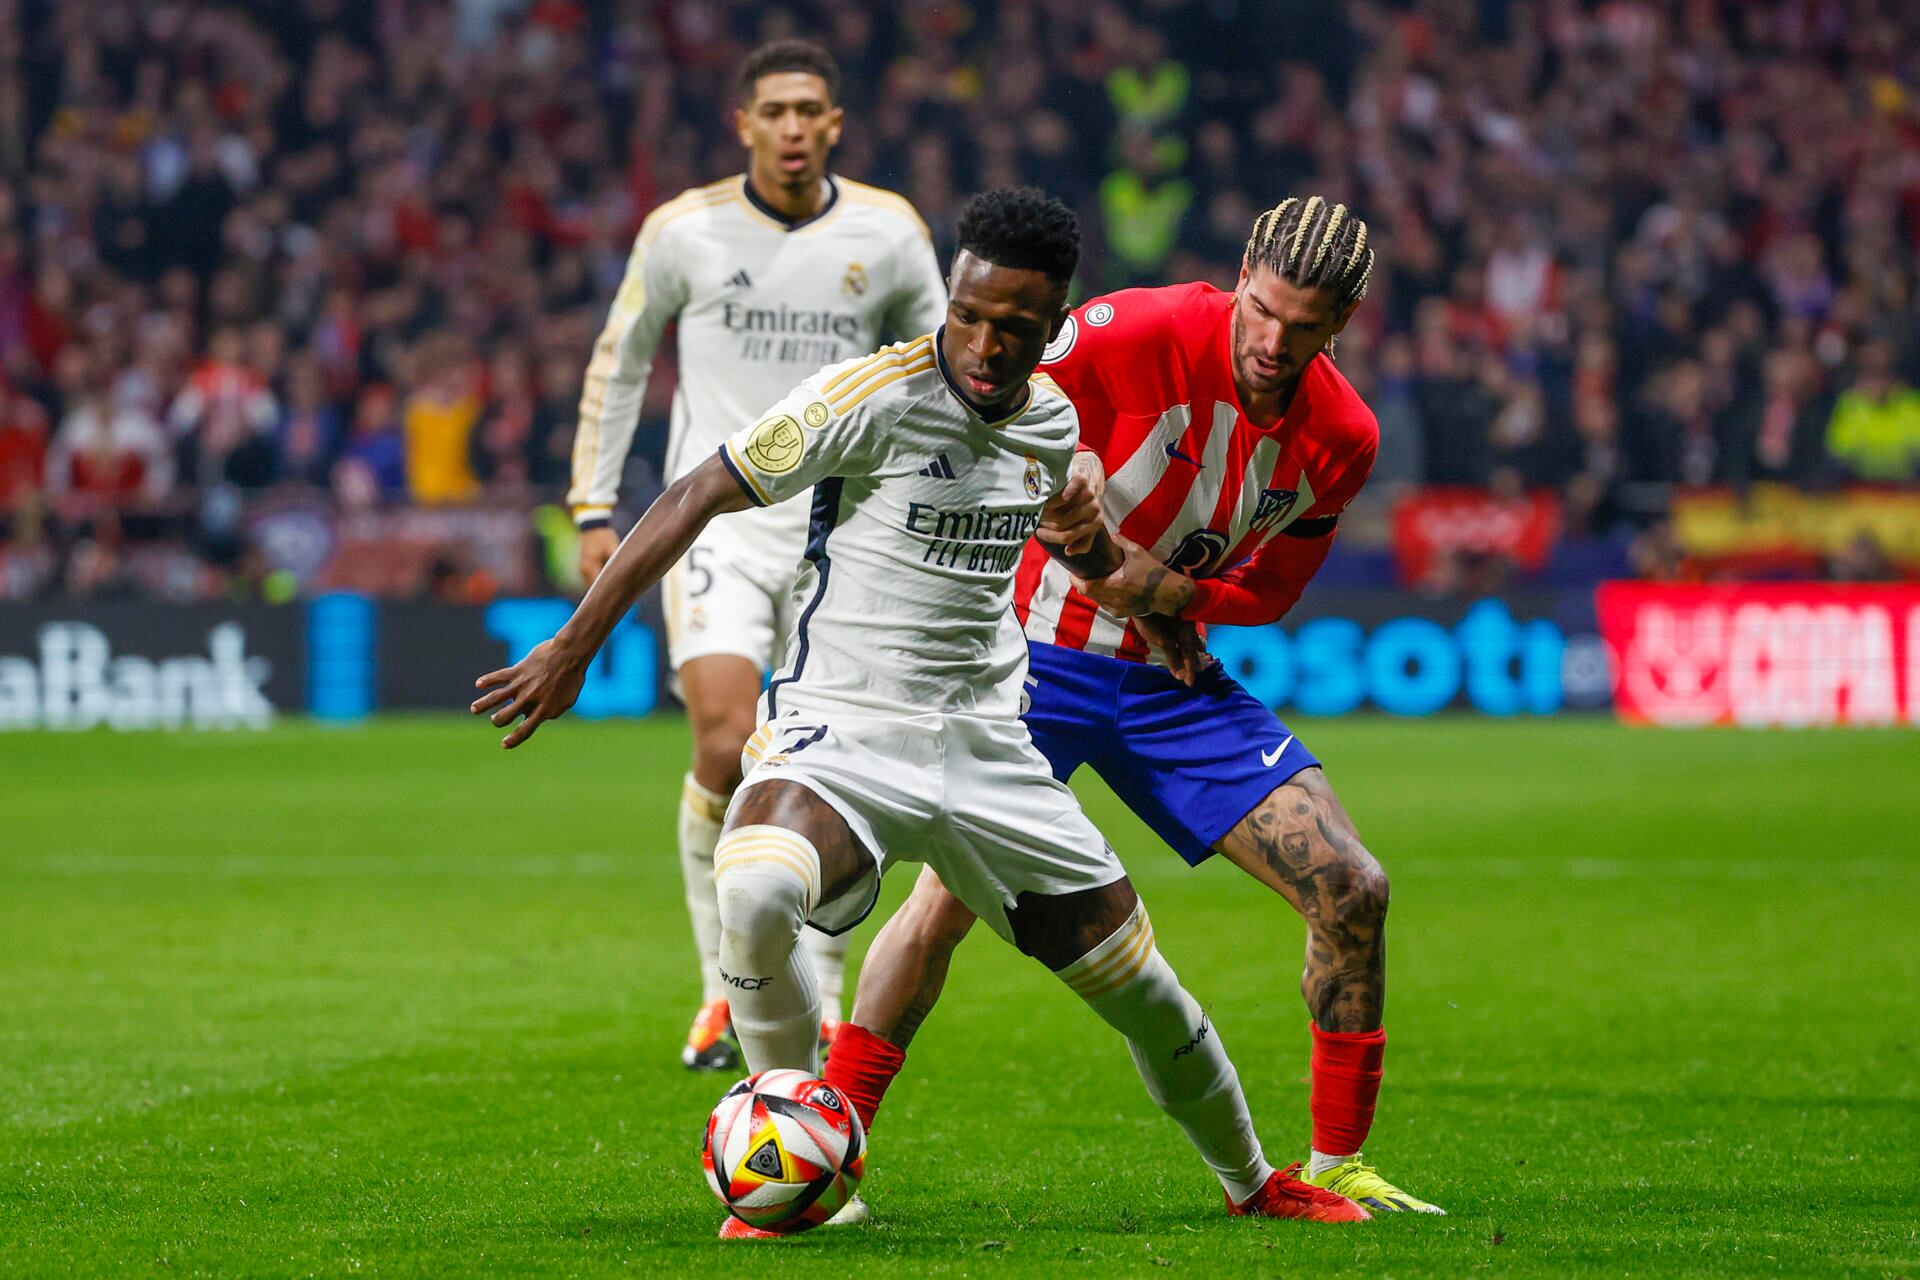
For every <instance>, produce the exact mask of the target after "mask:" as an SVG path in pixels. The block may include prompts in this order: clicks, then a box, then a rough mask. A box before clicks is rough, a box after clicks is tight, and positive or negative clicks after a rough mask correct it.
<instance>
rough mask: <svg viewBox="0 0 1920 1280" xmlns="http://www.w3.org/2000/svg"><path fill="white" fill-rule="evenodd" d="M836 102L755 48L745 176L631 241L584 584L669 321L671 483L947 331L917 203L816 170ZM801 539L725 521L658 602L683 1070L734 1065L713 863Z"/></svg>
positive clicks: (825, 976) (781, 634)
mask: <svg viewBox="0 0 1920 1280" xmlns="http://www.w3.org/2000/svg"><path fill="white" fill-rule="evenodd" d="M838 87H839V72H838V70H837V69H836V67H835V66H834V63H833V59H832V58H831V57H830V56H829V55H828V54H827V52H826V51H825V50H824V49H821V48H820V47H819V46H817V45H814V44H810V43H807V42H805V41H799V40H782V41H776V42H774V43H772V44H768V45H764V46H762V47H761V48H759V49H758V50H756V51H755V52H754V53H753V54H751V55H750V56H749V57H748V58H747V59H746V61H745V62H744V63H743V64H742V66H741V71H740V95H741V106H740V107H739V109H738V110H737V111H736V112H735V113H734V123H735V127H736V128H737V129H738V131H739V135H740V142H741V144H742V145H743V146H745V147H746V148H747V150H748V153H749V161H748V167H747V172H746V173H745V174H736V175H735V176H733V177H731V178H727V179H724V180H722V181H720V182H716V183H714V184H712V185H711V186H706V187H697V188H695V189H693V190H691V191H687V192H683V193H682V194H681V195H679V196H678V197H676V198H675V199H673V200H670V201H668V202H667V203H666V204H663V205H661V206H660V207H659V208H657V209H655V210H654V211H653V213H652V214H651V215H650V216H649V217H648V218H647V220H646V222H645V224H644V225H643V226H642V227H641V228H640V234H639V236H638V238H637V239H636V240H635V242H634V246H633V256H632V258H631V259H630V260H629V261H628V263H627V272H626V278H625V280H624V281H623V282H622V284H621V286H620V292H619V294H618V296H617V297H616V298H615V300H614V304H613V309H612V312H611V313H610V314H609V315H608V317H607V324H606V328H605V329H604V330H603V331H602V332H601V335H600V340H599V342H598V343H596V344H595V346H594V353H593V360H592V363H591V364H589V365H588V366H587V376H586V386H585V390H584V391H583V392H582V394H581V397H580V425H579V430H578V434H577V435H576V436H575V439H574V449H573V488H572V492H571V494H570V495H569V499H568V500H569V501H570V502H571V504H572V506H573V512H574V519H575V520H576V521H577V522H578V523H579V526H580V530H581V538H580V574H581V577H582V578H583V579H585V580H586V581H587V582H588V583H592V582H593V580H594V579H595V577H597V576H598V574H599V573H600V571H601V569H602V568H603V567H604V566H605V565H606V563H607V559H608V557H609V556H611V555H612V554H613V549H614V547H615V546H616V545H617V544H618V541H619V540H618V538H617V536H616V535H615V533H614V531H613V529H612V527H611V524H610V517H611V515H612V510H613V504H614V500H615V498H616V496H617V491H618V488H619V483H620V472H621V469H622V467H623V466H624V465H625V462H626V457H627V450H628V447H629V446H630V445H631V443H632V440H633V432H634V426H635V423H636V422H637V420H638V418H639V414H640V402H641V397H642V396H643V395H644V393H645V391H646V384H647V375H648V372H649V370H650V369H651V367H652V364H653V357H654V353H655V351H656V350H657V349H658V348H659V346H660V342H661V339H662V337H663V336H664V335H665V332H666V329H667V326H668V325H669V324H670V323H672V322H674V321H676V320H677V321H678V324H679V330H678V333H679V351H680V382H679V386H678V388H677V389H676V390H675V393H674V397H673V410H672V424H671V429H670V432H669V436H668V446H667V458H666V468H665V470H666V477H665V478H666V479H667V480H668V481H669V482H671V481H674V480H677V479H679V478H680V477H681V476H683V475H685V474H686V473H687V472H688V471H690V470H691V469H692V468H693V467H694V466H696V465H697V464H698V463H700V462H702V461H704V460H706V459H708V458H710V457H712V456H713V452H714V450H715V449H717V448H718V447H719V445H720V442H721V441H722V440H724V439H726V438H727V436H729V435H730V434H732V433H733V432H735V431H737V430H739V429H740V428H741V427H743V426H746V425H748V424H749V423H751V422H753V421H754V417H755V415H756V414H758V413H760V411H761V410H763V409H765V408H766V406H767V405H769V404H772V403H773V402H774V401H775V400H777V399H778V398H779V397H780V396H781V395H783V394H785V393H786V391H787V390H788V389H789V388H791V387H792V386H793V384H794V383H795V382H797V381H799V380H800V379H801V378H802V377H804V376H806V375H807V374H809V373H811V372H813V371H814V370H816V369H819V368H820V367H821V366H823V365H829V364H833V363H835V362H837V361H841V360H846V359H848V358H850V357H853V356H859V355H865V354H866V353H868V352H870V351H872V350H873V349H874V348H875V347H877V346H878V345H879V344H880V342H881V341H882V340H883V338H897V337H905V336H908V335H911V334H917V333H925V332H927V331H928V330H930V329H932V328H933V327H934V326H935V325H937V324H939V323H940V318H941V316H942V315H943V314H944V313H945V310H946V288H945V285H944V284H943V283H942V281H941V278H940V268H939V265H938V263H937V261H936V260H935V257H934V252H933V245H932V242H931V241H930V240H929V238H928V235H927V229H926V225H925V224H924V223H922V222H921V221H920V218H919V216H918V215H917V214H915V213H914V211H913V208H912V206H911V205H909V204H908V203H907V202H906V201H905V200H903V199H901V198H900V197H899V196H897V195H894V194H893V193H891V192H887V191H881V190H878V189H877V188H874V187H868V186H864V185H862V184H860V183H857V182H849V181H847V180H845V179H843V178H837V177H835V176H833V175H832V174H830V173H828V172H827V155H828V153H829V152H830V151H831V150H832V148H833V146H834V144H835V143H837V142H838V141H839V139H840V129H841V123H842V111H841V108H840V107H839V106H837V105H835V104H836V101H837V97H838ZM806 527H807V512H806V507H805V504H804V503H787V504H784V505H779V506H775V507H772V508H769V509H765V510H754V511H748V512H742V513H739V514H736V515H730V516H728V517H726V518H725V519H723V520H717V521H715V522H714V523H713V524H711V525H709V526H708V527H707V528H706V530H705V531H703V532H702V534H701V535H700V538H699V539H698V540H697V541H696V542H695V543H694V545H693V547H692V548H691V549H690V551H689V552H688V554H687V556H686V557H685V558H684V559H683V560H681V561H680V562H679V563H678V564H676V565H675V566H674V568H673V570H672V572H670V573H669V574H668V575H667V578H666V582H665V586H664V595H665V606H666V621H667V645H668V655H667V656H668V662H669V663H670V665H671V666H672V667H673V670H674V672H675V676H676V679H677V681H678V684H679V689H680V694H681V697H682V698H683V699H684V700H685V702H686V704H687V716H688V720H689V721H690V722H691V727H692V729H693V766H692V769H691V770H690V771H689V773H688V774H687V777H686V780H685V783H684V785H683V788H682V794H681V801H680V816H679V844H680V867H681V873H682V876H683V878H684V880H685V882H686V893H687V911H688V914H689V915H690V916H691V917H692V918H693V932H694V941H695V943H696V944H697V946H698V948H699V951H700V959H701V973H702V975H703V984H704V990H703V997H702V1005H701V1009H700V1012H699V1013H698V1014H697V1015H696V1016H695V1018H694V1021H693V1026H692V1028H691V1029H690V1030H689V1031H688V1033H687V1044H686V1047H685V1048H684V1049H683V1050H682V1052H681V1059H682V1061H683V1062H685V1063H686V1065H687V1066H688V1067H690V1068H695V1069H704V1070H716V1071H717V1070H730V1069H732V1068H733V1067H735V1066H737V1065H738V1063H739V1058H738V1055H737V1053H736V1052H735V1050H734V1047H733V1045H732V1044H731V1043H730V1042H729V1040H728V1038H727V1037H728V1036H729V1034H730V1027H729V1021H728V1004H727V999H726V992H725V990H724V988H722V987H721V985H720V981H719V978H718V976H717V970H716V968H715V956H716V954H717V951H716V949H717V948H718V946H719V937H720V925H719V916H718V909H717V907H716V906H715V903H714V891H713V847H714V842H715V841H716V840H718V839H719V836H720V820H721V817H722V815H724V814H725V812H726V808H727V801H728V799H729V798H730V797H731V796H732V794H733V790H734V788H735V787H736V786H738V785H739V782H740V748H741V745H742V744H743V743H744V742H745V741H746V738H747V735H748V733H750V732H751V731H752V730H753V726H754V704H755V702H756V701H757V699H758V698H759V696H760V687H761V684H762V683H763V681H764V678H765V673H766V672H768V671H771V670H772V669H773V668H774V667H775V666H777V665H778V662H779V656H780V653H779V647H780V643H781V642H782V641H783V640H784V639H785V637H786V634H787V632H788V630H789V628H790V624H791V622H792V618H791V609H792V600H793V583H794V574H795V570H796V568H797V566H798V564H799V561H800V552H801V548H802V546H803V545H804V542H805V537H806ZM807 947H808V950H809V953H810V954H811V955H812V957H813V963H814V967H815V969H816V971H817V973H818V977H819V982H820V986H821V990H822V994H823V997H824V1008H825V1010H826V1014H827V1017H826V1019H825V1021H824V1022H823V1023H822V1027H821V1037H822V1039H823V1040H825V1039H828V1038H830V1037H831V1034H832V1031H833V1028H834V1027H835V1026H836V1025H837V1024H838V1020H839V1016H840V992H841V987H842V983H843V978H842V967H843V965H844V962H845V956H846V939H845V938H836V937H829V936H828V935H826V934H823V933H818V932H815V931H811V930H810V931H809V932H808V935H807Z"/></svg>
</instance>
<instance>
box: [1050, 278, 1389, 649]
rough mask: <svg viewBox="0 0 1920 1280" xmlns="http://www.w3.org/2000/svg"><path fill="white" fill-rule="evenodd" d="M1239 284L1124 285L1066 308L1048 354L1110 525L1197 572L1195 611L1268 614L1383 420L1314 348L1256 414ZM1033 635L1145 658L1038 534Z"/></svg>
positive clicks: (1266, 617)
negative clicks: (1240, 362)
mask: <svg viewBox="0 0 1920 1280" xmlns="http://www.w3.org/2000/svg"><path fill="white" fill-rule="evenodd" d="M1232 314H1233V295H1232V294H1230V293H1223V292H1221V291H1220V290H1218V289H1215V288H1213V287H1212V286H1211V285H1207V284H1182V285H1171V286H1168V287H1166V288H1161V289H1126V290H1122V291H1121V292H1119V293H1115V294H1110V295H1108V296H1107V297H1104V298H1098V299H1095V300H1094V301H1092V302H1089V303H1088V304H1087V305H1085V306H1083V307H1081V308H1080V310H1078V311H1077V312H1075V313H1074V314H1073V315H1072V316H1070V317H1068V319H1067V323H1066V326H1065V327H1064V328H1063V329H1062V330H1061V333H1060V336H1059V337H1058V338H1056V339H1055V340H1054V342H1053V344H1052V345H1051V346H1049V347H1048V348H1047V354H1046V356H1045V357H1044V359H1043V361H1042V364H1041V368H1042V369H1043V370H1045V371H1046V372H1047V373H1049V374H1051V375H1052V376H1053V379H1054V381H1056V382H1058V383H1059V384H1060V386H1061V388H1062V389H1063V390H1065V391H1066V393H1067V396H1068V398H1069V399H1071V400H1072V401H1073V405H1074V408H1075V409H1077V410H1078V411H1079V415H1080V447H1081V448H1083V449H1091V450H1092V451H1093V452H1095V453H1097V454H1098V455H1099V456H1100V460H1101V462H1103V463H1104V464H1105V465H1106V470H1107V489H1106V495H1105V498H1104V499H1103V509H1104V511H1105V514H1106V519H1107V525H1108V527H1109V528H1112V529H1115V530H1117V531H1119V532H1120V533H1121V534H1123V535H1125V536H1126V537H1128V538H1130V539H1132V540H1133V541H1134V542H1137V543H1139V544H1140V545H1141V546H1143V547H1146V548H1148V549H1150V550H1151V551H1152V552H1153V554H1154V555H1155V556H1156V557H1158V558H1159V559H1160V560H1161V561H1163V562H1164V563H1166V564H1167V565H1169V566H1171V567H1172V568H1175V569H1178V570H1179V571H1180V572H1182V573H1185V574H1187V575H1188V576H1190V577H1192V578H1193V579H1194V580H1195V582H1196V586H1197V590H1196V591H1195V593H1194V598H1193V603H1192V604H1191V605H1189V606H1188V608H1187V610H1186V612H1185V616H1186V617H1188V618H1190V619H1192V620H1194V621H1196V622H1200V623H1207V622H1219V623H1231V624H1236V625H1253V624H1258V623H1264V622H1272V621H1274V620H1275V619H1277V618H1279V617H1280V616H1281V615H1282V614H1284V613H1285V612H1286V611H1287V610H1288V609H1290V608H1292V607H1293V604H1294V602H1295V601H1296V600H1298V599H1299V598H1300V592H1301V590H1302V589H1304V588H1305V586H1306V584H1307V581H1308V580H1309V579H1310V578H1312V577H1313V574H1314V572H1315V571H1316V570H1318V569H1319V567H1320V565H1321V562H1322V561H1324V560H1325V558H1326V554H1327V548H1328V547H1329V545H1331V543H1332V541H1333V524H1334V518H1335V517H1337V516H1338V515H1339V514H1340V512H1341V511H1343V510H1345V509H1346V506H1347V504H1348V503H1349V502H1351V501H1352V500H1353V497H1354V495H1355V494H1357V493H1359V492H1360V487H1361V486H1362V485H1363V484H1365V483H1366V479H1367V474H1368V472H1369V471H1371V470H1372V468H1373V456H1374V452H1375V450H1376V449H1377V448H1378V447H1379V441H1380V429H1379V426H1378V424H1377V423H1376V422H1375V421H1374V417H1373V413H1372V411H1371V410H1369V409H1368V408H1367V406H1366V403H1365V402H1364V401H1362V400H1361V399H1360V396H1359V393H1358V392H1356V391H1355V390H1354V389H1353V387H1352V385H1351V384H1349V383H1348V382H1347V380H1346V379H1345V378H1344V377H1342V376H1341V375H1340V371H1339V370H1338V369H1336V368H1334V365H1333V361H1331V360H1329V359H1328V358H1326V357H1325V356H1316V357H1315V358H1314V359H1313V361H1312V362H1311V363H1310V364H1309V365H1308V366H1307V368H1306V370H1305V371H1304V372H1303V373H1302V374H1301V376H1300V382H1299V387H1298V389H1297V390H1296V391H1295V392H1294V396H1293V401H1292V403H1291V404H1290V405H1288V407H1287V412H1286V415H1285V416H1284V417H1283V418H1282V419H1281V420H1280V421H1279V422H1277V423H1275V424H1274V425H1273V426H1271V427H1265V428H1263V427H1259V426H1256V425H1254V424H1253V423H1252V422H1249V421H1248V420H1247V418H1246V416H1245V415H1244V414H1243V413H1241V411H1240V399H1239V393H1238V392H1237V391H1236V390H1235V387H1234V381H1233V361H1232V339H1231V335H1230V330H1231V326H1232ZM1014 610H1015V613H1016V615H1017V616H1018V618H1019V620H1020V623H1021V625H1022V626H1023V627H1024V628H1025V629H1026V633H1027V638H1028V639H1029V640H1035V641H1045V642H1047V643H1050V644H1057V645H1063V646H1065V647H1067V648H1072V649H1083V650H1086V651H1087V652H1090V653H1101V654H1106V655H1108V656H1111V657H1119V658H1125V659H1129V660H1132V661H1141V662H1144V661H1149V660H1152V659H1153V657H1154V656H1155V655H1153V654H1151V653H1150V652H1149V648H1148V646H1147V644H1146V642H1145V641H1143V640H1142V639H1141V638H1140V633H1139V631H1138V630H1137V629H1135V628H1134V627H1133V626H1132V625H1131V624H1130V623H1129V622H1128V621H1127V620H1126V619H1124V618H1118V617H1115V616H1114V615H1112V614H1110V613H1108V612H1106V611H1105V610H1103V609H1101V608H1100V607H1099V606H1097V605H1096V604H1094V603H1093V601H1092V600H1090V599H1088V598H1087V597H1086V596H1085V595H1083V594H1081V593H1080V592H1079V591H1076V590H1075V589H1074V587H1073V582H1072V579H1071V578H1070V577H1069V576H1068V574H1067V571H1066V569H1064V568H1063V567H1062V566H1061V565H1060V564H1059V562H1057V561H1056V560H1054V559H1053V558H1052V557H1050V556H1049V555H1047V553H1046V551H1045V549H1044V548H1042V547H1041V546H1040V545H1039V544H1037V543H1029V544H1028V545H1027V548H1026V552H1025V555H1024V557H1023V558H1022V560H1021V564H1020V571H1019V575H1018V577H1017V579H1016V582H1015V588H1014Z"/></svg>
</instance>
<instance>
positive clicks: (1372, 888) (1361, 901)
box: [1334, 843, 1392, 928]
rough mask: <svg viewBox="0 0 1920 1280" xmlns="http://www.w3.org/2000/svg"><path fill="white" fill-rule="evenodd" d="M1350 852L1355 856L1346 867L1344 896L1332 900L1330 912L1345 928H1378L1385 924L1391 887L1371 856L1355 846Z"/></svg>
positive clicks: (1383, 871) (1382, 870) (1385, 874)
mask: <svg viewBox="0 0 1920 1280" xmlns="http://www.w3.org/2000/svg"><path fill="white" fill-rule="evenodd" d="M1353 851H1354V852H1355V853H1356V854H1357V855H1358V856H1357V857H1355V858H1354V859H1353V860H1352V861H1351V862H1349V863H1348V866H1347V887H1346V892H1344V893H1342V894H1340V895H1339V896H1338V897H1337V898H1336V900H1335V903H1334V912H1335V915H1336V916H1337V918H1338V919H1339V922H1340V923H1341V924H1343V925H1346V926H1348V927H1356V926H1357V927H1360V928H1378V927H1379V926H1380V925H1381V924H1383V923H1385V921H1386V918H1387V903H1388V900H1389V898H1390V896H1391V888H1392V886H1391V885H1390V884H1389V883H1388V882H1387V873H1386V871H1385V870H1384V869H1383V868H1382V867H1381V866H1380V864H1379V863H1378V862H1377V861H1375V860H1374V857H1373V855H1372V854H1370V853H1368V852H1367V851H1366V850H1365V849H1362V848H1360V846H1359V845H1358V844H1357V843H1356V844H1355V845H1354V846H1353Z"/></svg>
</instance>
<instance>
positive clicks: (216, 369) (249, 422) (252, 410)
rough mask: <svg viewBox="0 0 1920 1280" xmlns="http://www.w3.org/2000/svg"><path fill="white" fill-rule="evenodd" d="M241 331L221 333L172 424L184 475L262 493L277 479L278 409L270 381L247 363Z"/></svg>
mask: <svg viewBox="0 0 1920 1280" xmlns="http://www.w3.org/2000/svg"><path fill="white" fill-rule="evenodd" d="M242 351H243V345H242V338H241V334H240V331H239V330H238V329H235V328H223V329H219V330H216V331H215V332H214V335H213V341H212V343H211V344H210V346H209V347H208V351H207V358H206V359H205V360H204V361H202V362H201V363H200V365H199V366H198V367H197V368H196V369H194V371H193V375H192V376H191V377H190V378H188V379H187V385H186V387H185V388H184V389H182V391H181V392H180V395H179V397H178V398H177V399H176V400H174V402H173V409H172V411H171V412H170V413H169V414H168V423H169V425H170V426H171V427H172V428H173V433H174V435H175V437H176V438H178V439H179V441H180V456H181V458H182V465H181V469H182V471H183V472H184V473H185V474H187V475H190V476H192V477H194V478H195V479H196V480H197V481H198V482H199V483H201V484H203V485H206V484H218V483H226V484H237V485H242V486H246V487H249V488H257V487H259V486H261V485H265V484H267V483H269V482H270V481H271V480H272V479H273V473H274V458H273V436H272V432H273V427H274V423H275V420H276V418H277V417H278V406H277V405H276V404H275V403H274V398H273V392H272V391H270V390H269V389H268V388H267V385H266V380H265V379H264V378H262V377H261V376H260V374H259V373H258V372H257V371H256V370H255V369H254V368H252V367H251V366H249V365H248V364H246V363H245V362H244V360H243V359H242Z"/></svg>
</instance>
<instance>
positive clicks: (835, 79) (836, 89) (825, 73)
mask: <svg viewBox="0 0 1920 1280" xmlns="http://www.w3.org/2000/svg"><path fill="white" fill-rule="evenodd" d="M782 71H801V72H805V73H806V74H807V75H810V76H819V77H820V78H821V79H822V80H825V81H826V82H827V101H829V102H838V101H840V64H839V63H837V62H835V61H834V60H833V55H832V54H830V53H828V52H827V51H826V49H825V48H824V47H822V46H820V45H817V44H815V43H814V42H813V41H811V40H770V41H768V42H767V43H766V44H763V45H761V46H760V47H759V48H758V49H755V50H754V51H753V52H752V53H750V54H748V55H747V60H746V61H745V62H742V63H741V64H740V98H741V101H743V102H752V101H753V87H754V86H755V85H757V84H759V83H760V77H761V76H771V75H778V74H779V73H780V72H782Z"/></svg>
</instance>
